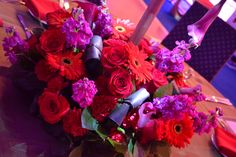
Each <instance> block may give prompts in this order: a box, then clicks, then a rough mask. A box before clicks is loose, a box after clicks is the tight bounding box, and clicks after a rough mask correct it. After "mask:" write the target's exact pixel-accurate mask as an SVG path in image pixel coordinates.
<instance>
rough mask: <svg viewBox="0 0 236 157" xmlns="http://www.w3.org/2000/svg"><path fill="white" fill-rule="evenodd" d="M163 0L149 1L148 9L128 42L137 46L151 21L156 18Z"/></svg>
mask: <svg viewBox="0 0 236 157" xmlns="http://www.w3.org/2000/svg"><path fill="white" fill-rule="evenodd" d="M164 1H165V0H151V3H150V4H149V5H148V8H147V9H146V11H145V12H144V14H143V16H142V18H141V20H140V21H139V23H138V25H137V27H136V29H135V31H134V34H133V35H132V36H131V38H130V41H132V42H133V43H134V44H135V45H138V44H139V42H140V40H141V39H142V38H143V36H144V35H145V33H146V32H147V30H148V28H149V27H150V25H151V23H152V21H153V19H154V18H155V17H156V15H157V13H158V12H159V11H160V9H161V6H162V4H163V3H164Z"/></svg>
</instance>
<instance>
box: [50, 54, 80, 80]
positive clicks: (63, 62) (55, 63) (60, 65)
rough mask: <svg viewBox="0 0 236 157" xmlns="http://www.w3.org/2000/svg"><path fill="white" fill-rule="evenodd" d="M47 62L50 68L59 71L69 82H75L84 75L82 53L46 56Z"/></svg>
mask: <svg viewBox="0 0 236 157" xmlns="http://www.w3.org/2000/svg"><path fill="white" fill-rule="evenodd" d="M47 61H48V64H49V65H50V66H51V67H52V68H54V69H57V70H59V72H60V75H61V76H64V77H66V78H67V79H69V80H77V79H80V78H81V77H83V76H84V75H85V67H84V63H83V61H82V53H78V54H75V53H73V52H66V53H59V54H54V55H53V54H48V55H47Z"/></svg>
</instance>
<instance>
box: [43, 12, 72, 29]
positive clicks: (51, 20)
mask: <svg viewBox="0 0 236 157" xmlns="http://www.w3.org/2000/svg"><path fill="white" fill-rule="evenodd" d="M70 16H71V14H70V13H69V12H67V11H66V10H64V9H59V10H57V11H54V12H50V13H48V14H47V15H46V18H47V23H48V25H49V27H51V28H59V27H61V26H62V25H63V23H64V22H65V20H66V19H68V18H69V17H70Z"/></svg>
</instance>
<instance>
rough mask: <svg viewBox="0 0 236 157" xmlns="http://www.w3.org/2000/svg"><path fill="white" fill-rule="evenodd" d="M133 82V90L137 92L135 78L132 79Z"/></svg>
mask: <svg viewBox="0 0 236 157" xmlns="http://www.w3.org/2000/svg"><path fill="white" fill-rule="evenodd" d="M132 84H133V92H135V91H136V90H137V88H136V83H135V80H132Z"/></svg>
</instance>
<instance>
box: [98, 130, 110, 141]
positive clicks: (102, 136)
mask: <svg viewBox="0 0 236 157" xmlns="http://www.w3.org/2000/svg"><path fill="white" fill-rule="evenodd" d="M96 133H97V134H98V136H100V137H101V138H102V139H103V140H106V139H107V137H108V136H107V135H105V134H103V133H102V132H100V131H99V130H96Z"/></svg>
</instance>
